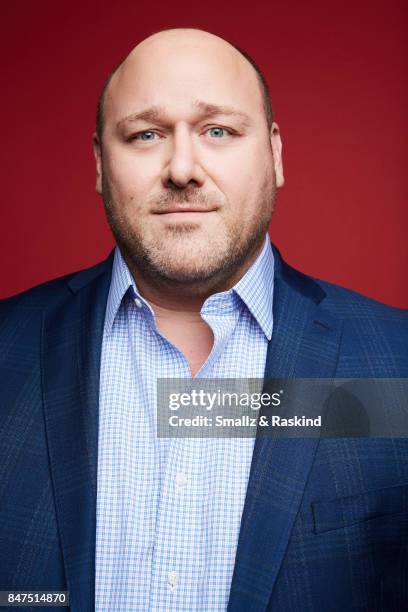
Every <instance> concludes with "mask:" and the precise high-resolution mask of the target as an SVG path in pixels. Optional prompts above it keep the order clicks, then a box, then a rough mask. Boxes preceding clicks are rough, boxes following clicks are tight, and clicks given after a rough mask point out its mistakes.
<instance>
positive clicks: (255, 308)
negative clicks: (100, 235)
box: [105, 234, 274, 340]
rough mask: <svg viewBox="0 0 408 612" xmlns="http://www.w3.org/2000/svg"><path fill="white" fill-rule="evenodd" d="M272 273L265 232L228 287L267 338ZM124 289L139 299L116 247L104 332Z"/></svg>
mask: <svg viewBox="0 0 408 612" xmlns="http://www.w3.org/2000/svg"><path fill="white" fill-rule="evenodd" d="M273 272H274V257H273V252H272V247H271V241H270V239H269V236H268V234H267V235H266V236H265V244H264V246H263V249H262V251H261V253H260V254H259V255H258V257H257V259H256V260H255V261H254V263H253V264H252V265H251V267H250V268H249V269H248V270H247V271H246V273H245V274H244V276H243V277H242V278H241V279H240V280H239V281H238V282H237V283H236V285H234V287H233V288H232V291H234V292H235V293H236V294H237V295H239V297H240V298H241V300H242V301H243V302H244V303H245V305H246V306H247V308H248V310H249V311H250V312H251V314H252V316H253V317H254V318H255V320H256V321H257V323H258V325H259V326H260V327H261V329H262V331H263V333H264V334H265V336H266V337H267V338H268V340H270V339H271V337H272V327H273V316H272V302H273V279H274V273H273ZM128 292H130V294H131V295H132V297H133V298H135V297H139V298H140V299H141V300H143V297H142V296H141V295H140V293H139V291H138V289H137V286H136V283H135V281H134V279H133V277H132V275H131V274H130V272H129V268H128V267H127V265H126V262H125V260H124V259H123V257H122V254H121V252H120V250H119V248H118V247H116V249H115V255H114V260H113V268H112V278H111V284H110V288H109V295H108V301H107V305H106V315H105V330H106V331H107V332H111V331H112V326H113V322H114V320H115V317H116V314H117V312H118V310H119V307H120V304H121V302H122V299H123V297H124V295H125V294H126V293H128ZM143 301H144V300H143Z"/></svg>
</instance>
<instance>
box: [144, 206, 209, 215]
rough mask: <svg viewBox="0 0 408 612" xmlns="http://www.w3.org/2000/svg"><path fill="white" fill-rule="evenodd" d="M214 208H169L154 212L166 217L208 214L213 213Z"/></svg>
mask: <svg viewBox="0 0 408 612" xmlns="http://www.w3.org/2000/svg"><path fill="white" fill-rule="evenodd" d="M214 210H215V208H196V207H194V208H192V207H189V208H185V207H181V206H171V207H170V208H166V209H165V210H158V211H156V213H155V214H156V215H168V214H171V213H208V212H213V211H214Z"/></svg>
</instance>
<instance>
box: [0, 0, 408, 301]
mask: <svg viewBox="0 0 408 612" xmlns="http://www.w3.org/2000/svg"><path fill="white" fill-rule="evenodd" d="M1 12H2V20H1V21H2V26H1V27H2V32H1V40H2V45H3V51H2V54H1V64H2V66H1V76H2V92H3V93H2V96H1V118H2V130H1V131H2V146H1V156H2V159H1V173H2V192H3V193H2V197H1V206H2V209H3V210H2V219H3V229H2V240H1V245H0V248H1V253H0V255H1V261H2V264H3V265H2V275H1V286H0V295H1V296H7V295H10V294H12V293H15V292H17V291H20V290H22V289H25V288H27V287H29V286H32V285H34V284H37V283H39V282H42V281H44V280H47V279H49V278H52V277H55V276H59V275H62V274H65V273H68V272H71V271H74V270H77V269H80V268H83V267H86V266H88V265H92V264H93V263H96V262H97V261H99V260H101V259H103V258H104V257H105V256H106V255H107V253H108V252H109V250H110V248H111V246H112V244H113V239H112V237H111V235H110V232H109V229H108V227H107V224H106V222H105V218H104V214H103V207H102V202H101V200H100V199H99V198H98V196H97V195H96V193H95V191H94V183H95V179H94V162H93V157H92V153H91V135H92V131H93V127H94V115H95V106H96V101H97V96H98V93H99V90H100V87H101V85H102V83H103V81H104V79H105V77H106V76H107V74H108V72H109V71H110V69H111V68H112V67H113V66H114V65H115V64H116V63H118V61H120V60H121V59H122V57H123V56H125V55H126V54H127V53H128V52H129V51H130V49H131V48H132V47H133V46H134V45H135V44H137V42H138V41H139V40H141V39H142V38H144V37H145V36H147V35H148V34H149V33H151V32H152V31H153V30H157V29H160V28H162V27H168V26H195V27H201V28H203V29H208V30H210V31H212V32H214V33H216V34H219V35H220V36H223V37H225V38H227V39H229V40H231V41H232V42H234V43H235V44H238V45H239V46H241V47H242V48H244V49H246V50H247V51H248V52H249V53H250V54H251V55H253V57H254V58H255V60H256V61H257V62H258V63H259V64H260V66H261V67H262V68H263V70H264V72H265V74H266V77H267V79H268V82H269V84H270V87H271V91H272V97H273V100H274V106H275V111H276V118H277V121H278V123H279V125H280V127H281V132H282V137H283V141H284V164H285V176H286V185H285V186H284V187H283V189H282V190H280V191H279V192H278V201H277V212H276V213H275V217H274V219H273V221H272V226H271V235H272V237H273V239H274V241H275V243H276V244H277V246H278V247H279V248H280V249H281V251H282V254H283V255H284V257H285V258H286V260H287V261H288V262H289V263H291V264H292V265H294V266H296V267H298V268H299V269H301V270H303V271H304V272H306V273H309V274H313V275H314V276H317V277H320V278H325V279H326V280H330V281H332V282H336V283H339V284H342V285H344V286H347V287H351V288H353V289H355V290H357V291H360V292H361V293H364V294H366V295H369V296H371V297H374V298H376V299H378V300H381V301H383V302H386V303H389V304H392V305H394V306H400V307H407V306H408V283H407V277H408V274H407V271H408V241H407V226H408V223H407V216H408V212H407V207H406V200H407V192H408V189H407V171H406V169H407V167H408V163H407V162H408V159H407V158H408V149H407V136H408V134H407V132H408V130H407V111H406V109H407V108H408V104H407V103H408V91H407V76H406V75H407V74H408V70H407V69H408V54H407V42H406V41H407V32H408V28H407V14H408V3H407V2H406V1H405V0H401V1H398V0H381V1H379V0H377V1H376V0H370V2H368V1H362V0H355V1H353V2H351V1H350V2H347V1H346V2H344V1H341V2H338V1H329V2H328V1H327V0H321V1H320V0H319V1H317V0H315V1H313V0H311V1H310V2H306V1H298V2H295V1H293V0H286V1H278V2H274V1H273V0H272V1H271V0H269V1H268V2H255V3H253V2H250V3H245V4H241V5H240V4H233V3H221V2H220V1H219V0H217V1H214V0H206V1H205V2H196V3H192V2H191V1H190V0H188V1H187V0H183V1H178V2H177V1H176V2H175V3H174V2H168V1H164V0H159V1H156V2H154V3H153V2H152V3H146V4H143V3H142V2H137V1H136V0H132V1H130V0H125V1H118V2H112V1H111V0H109V2H108V1H106V0H99V1H98V2H93V1H82V2H79V1H76V2H73V1H69V2H68V1H65V0H59V1H58V2H46V1H43V2H39V1H38V0H36V1H31V0H28V1H21V0H15V1H14V2H13V3H7V6H6V5H4V6H3V7H2V11H1Z"/></svg>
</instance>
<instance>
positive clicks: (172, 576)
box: [168, 571, 178, 587]
mask: <svg viewBox="0 0 408 612" xmlns="http://www.w3.org/2000/svg"><path fill="white" fill-rule="evenodd" d="M168 582H169V585H170V586H171V587H174V586H176V584H177V582H178V574H177V572H174V571H171V572H170V573H169V576H168Z"/></svg>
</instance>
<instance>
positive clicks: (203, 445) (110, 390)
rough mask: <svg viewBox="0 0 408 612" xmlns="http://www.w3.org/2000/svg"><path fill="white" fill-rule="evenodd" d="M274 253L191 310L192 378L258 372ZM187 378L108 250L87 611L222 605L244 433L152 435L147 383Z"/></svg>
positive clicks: (241, 485) (243, 475) (232, 552)
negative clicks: (197, 345) (205, 345)
mask: <svg viewBox="0 0 408 612" xmlns="http://www.w3.org/2000/svg"><path fill="white" fill-rule="evenodd" d="M272 299H273V253H272V249H271V244H270V240H269V237H268V236H266V237H265V245H264V247H263V250H262V252H261V253H260V255H259V256H258V258H257V259H256V261H255V262H254V263H253V265H252V266H251V268H250V269H249V270H248V271H247V272H246V274H245V275H244V276H243V277H242V278H241V280H240V281H239V282H238V283H237V284H236V285H235V286H234V287H233V288H232V289H231V290H229V291H226V292H222V293H217V294H214V295H212V296H210V297H209V298H208V299H207V300H206V301H205V303H204V304H203V306H202V309H201V316H202V318H203V319H205V321H206V322H207V323H208V325H209V326H210V327H211V329H212V331H213V334H214V346H213V348H212V351H211V354H210V355H209V357H208V359H207V361H206V362H205V363H204V364H203V366H202V368H201V369H200V371H199V372H198V373H197V377H203V378H263V376H264V368H265V360H266V351H267V345H268V340H270V338H271V336H272V326H273V319H272ZM160 377H162V378H172V377H174V378H183V377H184V378H191V371H190V368H189V365H188V363H187V360H186V358H185V357H184V355H183V354H182V352H181V351H180V350H179V349H178V348H176V346H174V344H172V343H171V342H169V341H168V340H167V339H166V338H165V337H164V336H162V335H161V334H160V332H159V331H158V328H157V327H156V322H155V316H154V313H153V310H152V308H151V307H150V305H149V304H148V303H147V302H146V301H145V300H144V299H143V297H142V296H141V295H140V293H139V292H138V290H137V287H136V285H135V282H134V280H133V278H132V276H131V274H130V272H129V270H128V268H127V266H126V264H125V262H124V260H123V258H122V256H121V254H120V251H119V249H118V248H117V249H116V251H115V257H114V264H113V272H112V280H111V286H110V291H109V296H108V302H107V310H106V317H105V327H104V334H103V345H102V359H101V377H100V402H99V438H98V481H97V482H98V485H97V487H98V488H97V516H96V559H95V562H96V576H95V593H96V595H95V605H96V612H102V611H103V612H122V611H123V612H125V611H130V610H132V611H146V610H152V611H156V610H157V611H167V612H170V611H171V612H178V611H180V612H182V611H183V612H184V611H185V612H193V611H200V612H203V611H206V612H210V611H214V612H215V611H217V612H219V611H221V610H225V609H226V607H227V604H228V598H229V592H230V587H231V579H232V574H233V570H234V563H235V556H236V550H237V544H238V535H239V529H240V522H241V515H242V510H243V507H244V501H245V495H246V488H247V483H248V477H249V471H250V465H251V460H252V453H253V446H254V439H253V438H227V439H221V438H191V439H188V438H187V439H186V438H173V439H164V438H157V435H156V380H157V378H160Z"/></svg>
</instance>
